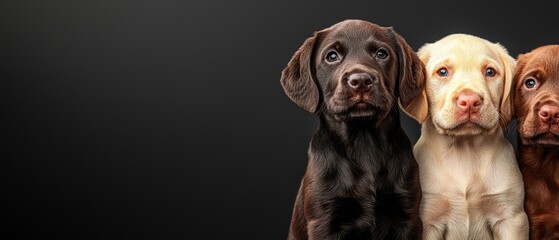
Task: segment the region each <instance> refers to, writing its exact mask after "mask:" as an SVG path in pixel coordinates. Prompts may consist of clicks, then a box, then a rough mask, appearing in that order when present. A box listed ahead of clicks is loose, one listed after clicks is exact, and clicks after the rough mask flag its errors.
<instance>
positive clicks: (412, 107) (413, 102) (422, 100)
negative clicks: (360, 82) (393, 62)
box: [390, 28, 428, 123]
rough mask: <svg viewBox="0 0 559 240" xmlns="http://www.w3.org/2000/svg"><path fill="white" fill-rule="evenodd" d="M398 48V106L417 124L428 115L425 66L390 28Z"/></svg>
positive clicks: (404, 41)
mask: <svg viewBox="0 0 559 240" xmlns="http://www.w3.org/2000/svg"><path fill="white" fill-rule="evenodd" d="M390 30H391V31H392V33H393V34H394V36H395V39H396V45H397V47H398V66H399V67H398V69H399V79H398V82H399V86H397V88H398V96H399V100H400V102H399V104H400V107H401V108H402V110H403V111H404V112H405V113H406V114H408V115H409V116H411V117H413V118H414V119H415V120H417V121H418V122H419V123H422V122H423V121H425V118H427V114H428V107H427V106H428V105H427V95H426V93H425V78H426V76H425V65H424V64H423V62H421V60H420V59H419V57H418V56H417V54H416V53H415V52H414V51H413V49H412V48H411V47H410V46H409V45H408V43H407V42H406V40H404V38H403V37H402V36H400V35H399V34H397V33H396V32H394V30H393V29H392V28H390Z"/></svg>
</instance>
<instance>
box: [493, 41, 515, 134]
mask: <svg viewBox="0 0 559 240" xmlns="http://www.w3.org/2000/svg"><path fill="white" fill-rule="evenodd" d="M495 49H496V50H497V53H498V54H499V58H501V62H502V63H503V66H504V69H503V95H502V96H501V103H500V104H499V107H500V111H499V112H500V114H501V117H500V119H501V121H500V124H501V127H503V128H505V127H507V126H508V125H509V123H510V122H511V121H512V119H513V116H514V109H513V107H512V101H513V99H512V96H511V94H512V93H511V91H512V88H513V87H512V80H513V78H514V70H515V69H516V60H515V59H514V58H513V57H511V56H510V55H509V54H508V52H507V50H506V49H505V48H504V47H503V46H502V45H501V44H498V43H495Z"/></svg>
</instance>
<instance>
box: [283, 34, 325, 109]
mask: <svg viewBox="0 0 559 240" xmlns="http://www.w3.org/2000/svg"><path fill="white" fill-rule="evenodd" d="M317 37H318V33H317V32H315V34H314V36H312V37H310V38H308V39H307V40H305V42H304V43H303V45H302V46H301V47H300V48H299V50H297V52H295V54H294V55H293V57H292V58H291V61H289V63H288V64H287V67H285V69H283V71H282V73H281V80H280V82H281V85H282V86H283V90H284V91H285V93H286V94H287V96H288V97H289V98H290V99H291V100H292V101H293V102H295V103H296V104H297V105H299V106H300V107H301V108H303V109H305V110H307V111H309V112H311V113H315V112H316V108H317V107H318V103H319V90H318V86H317V85H316V83H315V81H314V76H313V75H314V69H313V68H314V66H313V65H314V61H313V60H312V58H313V55H314V54H313V52H314V47H315V43H316V42H317Z"/></svg>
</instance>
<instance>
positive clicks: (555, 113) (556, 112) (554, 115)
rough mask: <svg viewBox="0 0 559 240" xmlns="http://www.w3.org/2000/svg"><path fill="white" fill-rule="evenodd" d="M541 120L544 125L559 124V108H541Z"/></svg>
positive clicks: (544, 106) (546, 106) (545, 106)
mask: <svg viewBox="0 0 559 240" xmlns="http://www.w3.org/2000/svg"><path fill="white" fill-rule="evenodd" d="M538 115H540V119H541V120H542V121H543V122H544V123H551V124H557V123H559V107H558V106H552V105H543V106H542V107H541V108H540V112H539V114H538Z"/></svg>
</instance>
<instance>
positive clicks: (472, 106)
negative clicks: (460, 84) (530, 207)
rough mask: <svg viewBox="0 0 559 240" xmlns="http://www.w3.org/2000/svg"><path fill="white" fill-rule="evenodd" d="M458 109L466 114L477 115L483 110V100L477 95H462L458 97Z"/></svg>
mask: <svg viewBox="0 0 559 240" xmlns="http://www.w3.org/2000/svg"><path fill="white" fill-rule="evenodd" d="M457 104H458V108H459V109H460V111H462V112H465V113H477V112H478V111H479V109H480V108H481V99H480V97H479V96H478V95H477V94H473V93H462V94H460V95H458V101H457Z"/></svg>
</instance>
